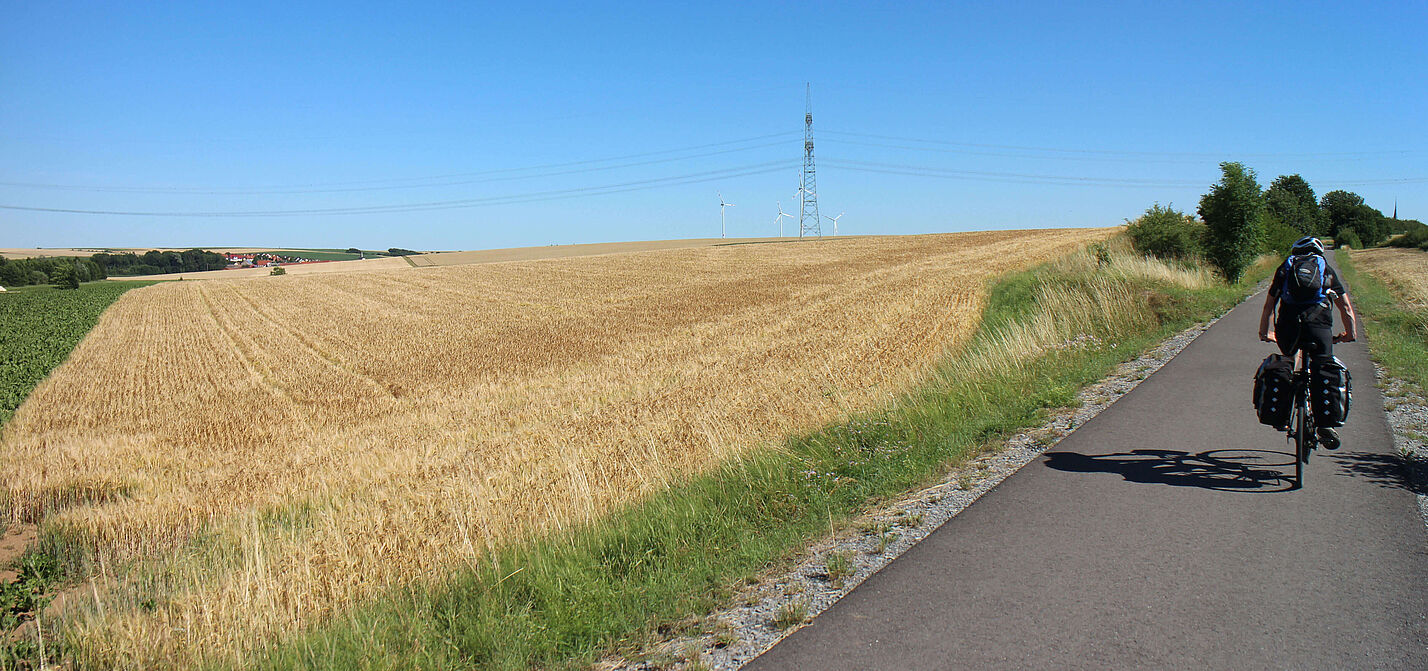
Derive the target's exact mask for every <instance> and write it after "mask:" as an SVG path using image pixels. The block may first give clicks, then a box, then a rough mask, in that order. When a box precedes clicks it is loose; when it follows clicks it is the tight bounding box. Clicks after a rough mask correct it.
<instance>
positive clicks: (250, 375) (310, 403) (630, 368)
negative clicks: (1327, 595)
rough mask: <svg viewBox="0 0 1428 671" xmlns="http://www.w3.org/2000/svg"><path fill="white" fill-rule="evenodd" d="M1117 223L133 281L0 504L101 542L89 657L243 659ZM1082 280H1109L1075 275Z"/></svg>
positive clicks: (880, 381) (727, 426)
mask: <svg viewBox="0 0 1428 671" xmlns="http://www.w3.org/2000/svg"><path fill="white" fill-rule="evenodd" d="M1111 232H1112V231H1111V230H1108V229H1103V230H1094V231H1088V230H1047V231H1031V232H991V233H971V234H952V235H938V236H917V237H899V238H860V239H845V240H832V241H823V242H820V243H809V244H769V245H746V246H732V247H713V248H697V249H684V250H671V251H657V252H644V253H631V254H620V255H608V256H592V257H584V258H574V259H562V260H556V261H535V262H519V263H504V264H489V265H468V266H453V267H443V268H418V269H412V268H407V269H403V270H397V271H388V272H370V273H357V274H344V275H327V276H308V277H272V278H259V279H254V280H242V281H233V282H203V283H196V282H195V283H190V282H183V283H165V284H161V285H156V286H153V287H149V288H145V289H140V290H135V291H132V292H130V293H128V294H126V295H125V296H124V297H123V298H122V299H120V301H119V302H117V303H116V304H115V305H114V306H113V308H111V310H110V311H109V312H108V313H106V314H105V316H104V317H103V319H102V320H101V322H100V324H99V325H98V326H97V327H96V328H95V330H94V331H93V332H92V333H91V335H90V336H89V337H88V338H87V339H86V340H85V341H84V342H82V343H81V344H80V346H79V347H78V348H76V350H75V351H74V353H73V355H72V356H71V358H70V360H69V361H68V362H67V363H65V364H64V365H63V366H61V367H60V368H59V369H57V370H56V371H55V373H54V374H53V375H52V376H51V377H50V379H48V380H47V381H46V382H45V383H43V384H42V385H41V386H40V387H38V388H37V389H36V390H35V391H34V393H33V394H32V395H31V397H30V399H29V400H28V401H27V402H26V403H25V404H24V405H23V406H22V407H21V408H20V409H19V411H18V412H17V413H16V415H15V417H14V419H13V420H12V421H11V423H10V424H8V425H7V426H6V428H5V431H4V434H3V438H0V512H3V513H5V514H8V516H9V518H10V520H12V521H21V520H25V521H37V520H41V519H43V520H44V521H45V523H46V524H47V525H49V526H48V528H49V529H50V530H51V531H52V532H58V533H60V534H62V535H64V536H65V537H67V538H70V539H73V540H75V541H77V542H81V543H83V544H85V545H86V546H89V547H91V548H92V549H93V550H94V556H95V558H96V559H97V560H98V561H97V563H96V568H97V570H98V575H96V576H95V577H94V582H93V584H94V585H95V586H94V587H93V590H92V591H93V599H88V598H85V599H79V600H77V601H79V606H78V607H76V608H73V609H71V612H70V614H69V617H70V632H71V634H72V635H73V636H72V639H73V640H74V641H75V642H76V645H77V649H78V650H79V652H80V653H81V654H82V655H83V656H84V657H85V658H87V659H89V660H91V661H95V662H98V663H100V664H103V665H111V664H112V665H120V666H134V667H150V666H156V665H157V666H171V665H187V664H188V663H190V662H193V661H194V660H211V659H215V658H219V657H224V656H227V655H230V654H237V655H239V657H238V659H239V660H241V655H242V650H244V649H246V648H248V647H250V646H252V645H255V644H258V643H260V642H262V641H271V640H273V639H274V638H276V637H280V636H283V635H285V634H287V633H291V632H293V631H294V630H295V629H296V628H298V627H301V626H303V625H305V624H307V623H310V622H313V621H314V620H315V619H320V618H323V617H325V616H328V615H331V614H332V613H334V612H336V611H337V610H338V609H339V608H340V607H341V606H342V605H344V604H350V603H352V602H353V600H355V599H360V598H363V597H366V596H370V595H372V594H374V593H375V592H377V591H379V590H381V589H383V588H386V587H389V586H392V585H398V584H402V583H404V582H408V581H413V580H437V579H440V578H441V577H442V576H444V575H446V574H447V572H449V571H450V570H452V569H453V568H454V567H459V566H461V565H462V563H463V562H466V563H470V562H479V561H482V557H483V556H485V555H486V554H487V553H488V551H489V549H490V548H493V547H496V546H498V545H500V544H503V543H506V542H509V541H510V540H512V539H517V538H521V537H524V536H528V535H530V534H535V533H539V532H541V531H542V530H547V529H552V528H560V527H562V526H564V525H568V524H570V523H572V522H577V521H583V520H587V519H590V518H592V517H594V516H597V515H600V514H601V513H603V512H605V511H607V510H609V509H611V507H613V506H616V505H619V504H621V503H625V502H628V501H630V500H632V499H635V498H637V497H640V496H641V495H643V494H645V493H647V492H650V491H652V490H654V489H656V488H658V487H660V486H662V485H663V484H665V483H667V482H669V481H670V479H671V478H677V477H679V476H680V474H684V473H691V472H696V471H700V470H703V469H706V468H708V467H709V466H711V465H712V464H714V463H716V462H718V461H720V460H721V459H723V458H725V457H726V456H729V455H731V454H733V453H735V452H737V451H739V450H744V449H750V448H752V447H757V446H761V445H769V444H771V443H772V442H773V441H776V440H777V439H778V438H779V437H780V436H783V435H786V434H787V433H789V432H791V431H796V430H800V429H805V428H810V427H814V426H818V425H820V424H823V423H825V422H828V421H830V420H831V419H833V418H835V417H837V416H839V415H840V414H842V413H844V412H846V411H848V410H850V409H865V408H869V407H873V406H877V405H879V404H882V403H884V402H886V401H887V400H888V399H889V398H890V397H891V395H892V394H893V393H894V392H896V391H899V390H901V389H904V388H906V387H907V385H908V384H909V382H910V381H912V380H914V379H918V378H920V377H922V376H924V375H925V374H926V370H927V367H928V366H929V365H930V364H931V363H932V362H933V360H934V359H935V358H936V357H937V355H938V354H939V353H940V352H942V351H943V350H944V348H946V347H948V346H950V345H953V344H955V343H957V342H960V341H961V340H962V339H963V338H965V337H966V336H967V335H969V334H970V333H971V332H972V331H973V330H974V329H975V326H976V319H975V318H976V315H977V314H979V311H980V308H981V304H982V300H983V293H984V286H985V283H986V281H987V280H988V279H990V278H991V277H993V276H995V275H997V274H1000V273H1002V272H1004V271H1008V270H1013V269H1018V268H1023V267H1026V266H1028V265H1031V264H1034V263H1037V262H1040V261H1044V260H1047V259H1049V258H1053V257H1056V256H1058V255H1061V254H1064V253H1065V250H1067V249H1072V248H1075V247H1076V246H1079V245H1084V244H1086V243H1088V242H1091V241H1095V240H1098V239H1103V238H1105V237H1106V236H1108V235H1110V233H1111ZM1072 262H1076V261H1074V260H1073V261H1072ZM1127 272H1132V271H1131V270H1127ZM1083 298H1084V299H1085V300H1087V301H1090V302H1091V304H1090V305H1088V306H1087V309H1089V310H1095V309H1099V308H1098V307H1096V306H1097V305H1099V304H1100V303H1103V302H1104V301H1106V300H1115V301H1118V302H1120V301H1124V300H1127V299H1126V298H1125V297H1121V296H1113V297H1110V298H1106V297H1102V296H1099V295H1092V296H1089V297H1085V296H1068V299H1069V300H1082V299H1083ZM1069 318H1074V317H1069ZM1061 330H1064V331H1065V332H1066V333H1071V332H1073V331H1074V332H1082V331H1076V329H1075V328H1074V327H1073V325H1069V324H1068V325H1067V326H1066V328H1065V329H1061ZM1058 332H1060V331H1058ZM1053 340H1054V338H1053ZM1054 344H1055V343H1038V345H1037V346H1052V345H1054ZM1009 346H1010V345H1009Z"/></svg>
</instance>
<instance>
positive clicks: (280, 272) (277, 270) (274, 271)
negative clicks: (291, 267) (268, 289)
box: [268, 266, 288, 275]
mask: <svg viewBox="0 0 1428 671" xmlns="http://www.w3.org/2000/svg"><path fill="white" fill-rule="evenodd" d="M268 274H269V275H286V274H288V271H286V270H283V267H282V266H273V269H272V270H269V271H268Z"/></svg>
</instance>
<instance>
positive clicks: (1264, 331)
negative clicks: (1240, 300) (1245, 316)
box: [1259, 292, 1279, 342]
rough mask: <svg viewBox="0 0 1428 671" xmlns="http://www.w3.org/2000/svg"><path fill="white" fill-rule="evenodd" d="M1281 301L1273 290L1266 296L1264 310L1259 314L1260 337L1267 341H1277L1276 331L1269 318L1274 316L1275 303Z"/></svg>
mask: <svg viewBox="0 0 1428 671" xmlns="http://www.w3.org/2000/svg"><path fill="white" fill-rule="evenodd" d="M1278 302H1279V298H1278V297H1277V296H1275V295H1274V294H1273V292H1270V293H1267V294H1265V296H1264V311H1263V312H1261V313H1260V315H1259V339H1260V340H1263V341H1265V342H1275V339H1274V331H1273V330H1271V329H1270V328H1269V319H1270V317H1273V316H1274V304H1275V303H1278Z"/></svg>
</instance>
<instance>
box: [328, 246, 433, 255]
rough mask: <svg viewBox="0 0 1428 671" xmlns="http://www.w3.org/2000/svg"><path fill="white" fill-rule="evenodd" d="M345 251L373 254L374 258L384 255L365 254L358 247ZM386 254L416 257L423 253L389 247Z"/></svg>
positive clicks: (378, 253)
mask: <svg viewBox="0 0 1428 671" xmlns="http://www.w3.org/2000/svg"><path fill="white" fill-rule="evenodd" d="M344 251H346V252H347V253H348V254H371V255H373V256H381V255H382V254H383V252H364V251H362V250H360V249H357V248H356V247H348V248H347V249H346V250H344ZM385 253H386V255H387V256H416V255H418V254H421V252H414V251H412V250H410V249H403V248H401V247H388V248H387V251H386V252H385Z"/></svg>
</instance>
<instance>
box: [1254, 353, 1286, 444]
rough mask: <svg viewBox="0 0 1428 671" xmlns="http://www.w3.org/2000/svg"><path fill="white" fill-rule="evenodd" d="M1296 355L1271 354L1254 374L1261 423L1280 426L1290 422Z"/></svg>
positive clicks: (1256, 409) (1256, 408)
mask: <svg viewBox="0 0 1428 671" xmlns="http://www.w3.org/2000/svg"><path fill="white" fill-rule="evenodd" d="M1293 379H1294V357H1290V356H1284V355H1282V354H1271V355H1269V356H1268V357H1267V358H1265V360H1264V363H1261V364H1260V365H1259V370H1258V371H1255V374H1254V409H1255V412H1256V413H1257V414H1258V415H1259V423H1260V424H1268V425H1270V426H1272V427H1275V428H1279V427H1282V426H1285V425H1287V424H1289V408H1290V406H1292V405H1293V404H1294V394H1293V393H1292V391H1293V384H1292V382H1293Z"/></svg>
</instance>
